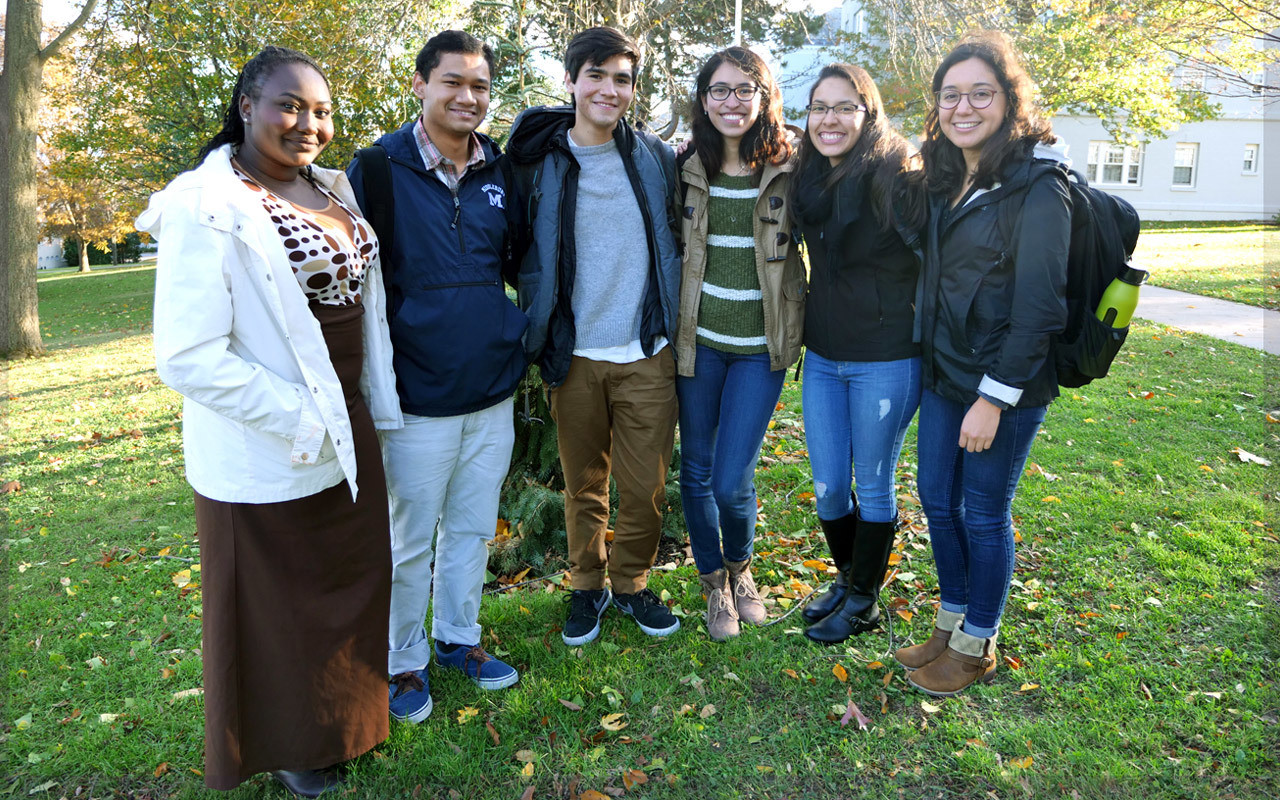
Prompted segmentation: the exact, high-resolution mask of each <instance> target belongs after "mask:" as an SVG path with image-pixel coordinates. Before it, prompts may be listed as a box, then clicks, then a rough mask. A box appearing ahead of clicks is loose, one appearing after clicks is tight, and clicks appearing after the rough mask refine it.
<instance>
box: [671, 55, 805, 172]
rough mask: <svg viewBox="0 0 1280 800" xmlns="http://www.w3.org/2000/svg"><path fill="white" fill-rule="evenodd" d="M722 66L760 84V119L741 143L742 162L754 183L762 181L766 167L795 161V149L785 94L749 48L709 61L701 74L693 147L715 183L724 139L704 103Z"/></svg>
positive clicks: (695, 96)
mask: <svg viewBox="0 0 1280 800" xmlns="http://www.w3.org/2000/svg"><path fill="white" fill-rule="evenodd" d="M721 64H729V65H732V66H734V67H737V68H738V69H739V70H741V71H742V73H743V74H744V75H746V76H747V77H749V78H751V80H753V81H755V82H756V86H757V87H759V93H760V115H759V116H758V117H756V121H755V122H754V123H753V124H752V125H751V127H750V128H748V129H747V132H746V133H745V134H743V136H742V140H741V141H740V142H739V143H738V158H739V159H740V160H741V161H742V163H743V164H746V165H747V166H749V167H750V168H751V173H752V177H753V180H754V181H757V182H758V181H759V180H760V175H761V173H762V172H763V171H764V167H765V164H770V163H772V164H781V163H783V162H785V161H786V160H787V159H788V158H790V157H791V153H792V147H791V141H790V137H789V136H788V135H787V130H786V122H785V121H784V120H783V118H782V91H781V90H779V89H778V82H777V81H775V80H774V79H773V74H772V73H771V72H769V66H768V65H767V64H765V63H764V59H762V58H760V56H758V55H756V54H755V53H753V52H751V51H750V50H748V49H747V48H745V47H729V48H726V49H724V50H721V51H720V52H718V53H716V54H715V55H713V56H711V58H708V59H707V63H706V64H704V65H703V66H702V70H701V71H700V72H699V73H698V78H697V80H696V81H695V82H694V90H693V92H694V93H693V126H692V136H691V138H692V143H691V146H692V147H693V150H694V152H695V153H697V155H698V158H699V159H700V160H701V161H702V166H703V169H705V170H706V173H707V180H715V177H716V176H717V175H719V174H720V170H721V168H722V167H723V166H724V164H723V162H724V136H723V135H722V134H721V133H720V131H718V130H716V126H715V125H712V124H711V118H710V117H708V116H707V114H706V112H705V111H703V108H702V102H703V101H704V100H706V98H707V90H708V89H710V88H711V76H713V75H715V72H716V70H718V69H720V65H721Z"/></svg>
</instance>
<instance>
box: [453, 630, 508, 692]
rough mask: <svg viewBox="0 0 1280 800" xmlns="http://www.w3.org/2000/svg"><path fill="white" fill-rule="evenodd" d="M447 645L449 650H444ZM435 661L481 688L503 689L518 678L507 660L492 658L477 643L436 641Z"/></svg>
mask: <svg viewBox="0 0 1280 800" xmlns="http://www.w3.org/2000/svg"><path fill="white" fill-rule="evenodd" d="M444 647H447V648H449V650H447V651H446V650H444V649H443V648H444ZM436 663H437V664H439V665H440V666H442V667H447V668H449V669H456V670H461V671H462V674H464V675H466V676H467V677H468V678H470V679H471V680H472V682H473V683H475V685H476V686H479V687H480V688H481V689H490V690H492V689H505V688H507V687H508V686H510V685H511V684H513V683H515V682H516V681H518V680H520V673H518V672H516V668H515V667H513V666H511V665H510V664H508V663H507V662H505V661H503V660H501V659H498V658H494V657H493V656H491V655H489V654H488V653H486V652H485V650H484V648H483V647H481V646H480V645H478V644H472V645H466V644H454V645H450V644H444V643H442V642H436Z"/></svg>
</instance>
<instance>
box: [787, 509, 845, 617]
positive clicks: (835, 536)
mask: <svg viewBox="0 0 1280 800" xmlns="http://www.w3.org/2000/svg"><path fill="white" fill-rule="evenodd" d="M857 502H858V501H856V500H855V501H854V506H853V513H852V514H849V515H847V516H843V517H841V518H840V519H832V520H826V519H819V520H818V522H820V523H822V532H823V533H824V534H825V535H826V537H827V548H828V549H829V550H830V551H831V560H832V561H834V562H836V569H837V570H838V572H837V573H836V579H835V580H834V581H832V582H831V585H830V586H828V587H827V590H826V591H825V592H823V593H822V594H820V595H818V596H817V597H815V598H813V600H811V601H810V602H809V605H807V606H805V607H804V610H803V611H801V612H800V615H801V616H802V617H804V618H805V619H806V620H808V621H809V622H817V621H818V620H820V619H822V618H823V617H825V616H827V615H828V614H830V613H831V612H832V611H835V610H836V609H837V608H839V607H840V604H841V603H843V602H844V595H845V592H846V591H847V590H848V588H849V561H850V559H851V558H852V555H853V543H854V541H856V539H857V535H858V504H857Z"/></svg>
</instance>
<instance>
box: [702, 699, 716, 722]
mask: <svg viewBox="0 0 1280 800" xmlns="http://www.w3.org/2000/svg"><path fill="white" fill-rule="evenodd" d="M714 713H716V707H715V706H714V705H712V704H711V703H707V704H706V705H705V706H703V707H702V710H701V711H699V712H698V716H699V717H701V718H702V719H706V718H707V717H709V716H711V715H712V714H714Z"/></svg>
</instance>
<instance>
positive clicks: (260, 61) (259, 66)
mask: <svg viewBox="0 0 1280 800" xmlns="http://www.w3.org/2000/svg"><path fill="white" fill-rule="evenodd" d="M286 64H306V65H307V66H308V67H311V68H312V69H314V70H315V71H316V72H317V73H318V74H319V75H320V77H321V79H323V80H324V83H325V86H328V85H329V79H328V78H327V77H325V74H324V70H322V69H320V65H319V64H317V63H316V61H315V59H313V58H312V57H311V56H309V55H307V54H306V53H301V52H299V51H297V50H290V49H289V48H288V47H277V46H275V45H267V46H266V47H264V48H262V49H261V50H259V51H258V54H257V55H256V56H254V57H253V58H251V59H249V61H248V62H247V63H246V64H245V65H244V67H242V68H241V70H240V74H239V75H237V76H236V85H235V88H233V89H232V90H231V100H230V101H229V102H228V103H227V110H226V112H224V113H223V115H222V129H221V130H219V131H218V132H217V133H215V134H214V135H213V138H211V139H210V140H209V141H207V142H205V144H204V147H201V148H200V152H199V153H198V154H197V155H196V160H195V163H196V164H197V165H198V164H199V163H200V162H202V161H204V159H205V157H206V156H208V155H209V154H210V153H212V152H213V151H214V150H217V149H218V148H219V147H221V146H223V145H224V144H230V145H231V146H232V147H237V146H239V145H240V144H242V143H243V142H244V119H243V118H242V117H241V116H240V96H241V95H248V97H249V99H250V100H257V99H258V98H259V97H261V96H262V87H263V85H264V84H266V82H267V79H268V78H270V77H271V75H272V73H274V72H275V71H276V70H277V69H278V68H280V67H282V66H284V65H286Z"/></svg>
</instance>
